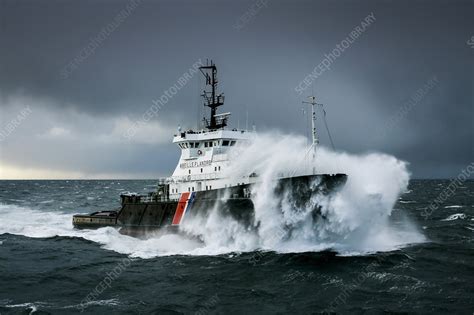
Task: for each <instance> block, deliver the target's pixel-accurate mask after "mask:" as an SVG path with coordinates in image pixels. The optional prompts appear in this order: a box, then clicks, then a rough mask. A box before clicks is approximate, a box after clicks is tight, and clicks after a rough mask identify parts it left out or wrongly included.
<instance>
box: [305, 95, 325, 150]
mask: <svg viewBox="0 0 474 315" xmlns="http://www.w3.org/2000/svg"><path fill="white" fill-rule="evenodd" d="M308 99H309V100H310V101H309V102H305V101H303V104H310V105H311V137H312V140H313V141H312V143H311V147H312V148H313V150H314V153H316V148H317V146H318V144H319V139H318V135H317V133H316V110H315V108H314V107H315V106H316V105H322V104H318V103H316V97H315V96H309V97H308Z"/></svg>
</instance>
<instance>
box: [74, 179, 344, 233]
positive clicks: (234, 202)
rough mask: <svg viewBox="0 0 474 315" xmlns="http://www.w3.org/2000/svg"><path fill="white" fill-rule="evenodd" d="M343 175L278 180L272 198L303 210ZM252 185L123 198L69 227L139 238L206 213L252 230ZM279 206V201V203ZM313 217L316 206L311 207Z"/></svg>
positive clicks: (340, 182) (77, 218)
mask: <svg viewBox="0 0 474 315" xmlns="http://www.w3.org/2000/svg"><path fill="white" fill-rule="evenodd" d="M346 179H347V176H346V175H345V174H334V175H329V174H321V175H305V176H297V177H290V178H283V179H279V180H278V182H277V183H276V185H274V186H275V187H274V189H273V193H274V195H275V196H277V197H278V196H281V195H284V194H285V195H287V196H288V195H291V196H292V198H291V200H292V203H293V204H292V206H294V207H295V208H301V207H307V206H308V204H309V203H310V202H311V196H313V195H314V194H322V195H327V194H330V193H331V192H334V191H337V190H338V189H340V187H342V186H343V185H344V183H345V182H346ZM254 185H258V183H256V184H243V185H239V186H233V187H227V188H222V189H214V190H207V191H198V192H186V193H182V194H181V196H180V199H179V200H177V201H154V202H153V201H151V202H144V201H141V199H140V198H123V199H122V206H121V208H120V209H119V210H117V211H103V212H97V213H92V214H90V215H75V216H74V217H73V225H74V227H75V228H78V229H96V228H101V227H107V226H109V227H115V228H120V233H123V234H127V235H132V236H140V235H143V234H147V233H149V232H157V231H177V230H178V228H179V226H180V225H181V224H183V222H185V221H188V220H193V219H194V218H196V217H206V216H207V215H208V214H209V212H210V211H219V213H220V215H222V216H229V217H232V218H233V219H235V220H237V221H239V222H240V223H242V224H245V225H248V226H249V227H252V226H254V225H255V224H254V223H255V222H254V210H255V209H254V203H253V201H252V190H253V188H254V187H253V186H254ZM280 203H281V201H280ZM311 207H313V210H314V213H315V215H317V213H318V211H319V205H317V204H316V205H313V204H311Z"/></svg>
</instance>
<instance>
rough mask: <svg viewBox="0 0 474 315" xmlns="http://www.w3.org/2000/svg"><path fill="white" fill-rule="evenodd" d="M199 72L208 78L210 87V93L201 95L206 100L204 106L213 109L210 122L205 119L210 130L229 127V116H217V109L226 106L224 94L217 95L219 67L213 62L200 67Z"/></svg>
mask: <svg viewBox="0 0 474 315" xmlns="http://www.w3.org/2000/svg"><path fill="white" fill-rule="evenodd" d="M199 70H200V71H201V73H202V74H203V75H204V77H205V78H206V86H210V88H211V90H210V91H206V90H204V91H203V94H202V95H201V96H202V97H203V98H204V106H207V107H209V108H210V109H211V117H210V119H209V120H207V119H205V118H204V121H205V123H206V127H207V128H208V129H220V128H224V127H225V126H227V118H228V115H224V114H221V115H216V113H217V107H219V106H221V105H224V93H220V94H218V95H217V82H218V81H217V67H216V65H215V64H214V62H212V60H211V63H210V64H209V62H206V65H205V66H202V67H199Z"/></svg>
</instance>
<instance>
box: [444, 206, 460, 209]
mask: <svg viewBox="0 0 474 315" xmlns="http://www.w3.org/2000/svg"><path fill="white" fill-rule="evenodd" d="M444 208H445V209H450V208H462V206H459V205H453V206H446V207H444Z"/></svg>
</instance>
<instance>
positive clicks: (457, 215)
mask: <svg viewBox="0 0 474 315" xmlns="http://www.w3.org/2000/svg"><path fill="white" fill-rule="evenodd" d="M465 218H466V215H465V214H464V213H455V214H452V215H450V216H449V217H447V218H446V219H443V220H441V221H454V220H459V219H461V220H464V219H465Z"/></svg>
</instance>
